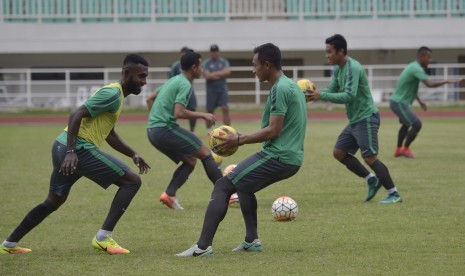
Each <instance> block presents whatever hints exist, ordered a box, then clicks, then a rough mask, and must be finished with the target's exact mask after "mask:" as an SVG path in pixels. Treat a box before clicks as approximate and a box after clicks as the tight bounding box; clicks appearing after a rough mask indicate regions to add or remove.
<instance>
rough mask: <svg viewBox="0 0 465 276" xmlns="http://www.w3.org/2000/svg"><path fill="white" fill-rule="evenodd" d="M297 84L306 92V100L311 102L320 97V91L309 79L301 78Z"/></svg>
mask: <svg viewBox="0 0 465 276" xmlns="http://www.w3.org/2000/svg"><path fill="white" fill-rule="evenodd" d="M297 85H298V86H299V87H300V89H301V90H302V92H304V94H305V101H306V102H307V103H308V102H311V101H316V100H319V99H320V91H319V90H318V89H317V88H316V85H315V84H314V83H313V82H312V81H310V80H308V79H301V80H299V81H298V82H297Z"/></svg>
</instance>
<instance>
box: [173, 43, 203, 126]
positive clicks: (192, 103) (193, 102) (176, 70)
mask: <svg viewBox="0 0 465 276" xmlns="http://www.w3.org/2000/svg"><path fill="white" fill-rule="evenodd" d="M193 51H194V50H192V49H191V48H188V47H182V48H181V52H180V55H181V56H180V57H179V59H178V60H176V61H175V62H174V63H173V64H172V65H171V68H170V73H169V77H170V78H172V77H174V76H177V75H179V74H181V73H182V69H181V57H182V56H183V55H184V54H185V53H189V52H193ZM186 108H187V109H188V110H190V111H196V110H197V97H196V96H195V91H194V89H193V88H192V96H191V98H190V99H189V103H188V104H187V106H186ZM196 124H197V120H196V119H195V118H194V119H189V128H190V130H191V131H192V132H194V131H195V125H196Z"/></svg>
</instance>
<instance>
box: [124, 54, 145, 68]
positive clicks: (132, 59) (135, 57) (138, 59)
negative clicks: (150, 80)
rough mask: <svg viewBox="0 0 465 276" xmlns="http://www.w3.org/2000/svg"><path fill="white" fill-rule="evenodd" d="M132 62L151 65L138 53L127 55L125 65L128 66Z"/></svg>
mask: <svg viewBox="0 0 465 276" xmlns="http://www.w3.org/2000/svg"><path fill="white" fill-rule="evenodd" d="M132 64H142V65H145V66H149V63H148V62H147V60H146V59H145V58H144V57H142V56H141V55H138V54H129V55H127V56H126V58H125V59H124V61H123V67H127V66H129V65H132Z"/></svg>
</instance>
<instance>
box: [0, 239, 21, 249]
mask: <svg viewBox="0 0 465 276" xmlns="http://www.w3.org/2000/svg"><path fill="white" fill-rule="evenodd" d="M2 245H3V246H5V247H8V248H14V247H15V246H16V245H18V243H17V242H9V241H7V240H4V241H3V243H2Z"/></svg>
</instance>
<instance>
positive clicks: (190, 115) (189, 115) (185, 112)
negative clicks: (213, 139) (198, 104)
mask: <svg viewBox="0 0 465 276" xmlns="http://www.w3.org/2000/svg"><path fill="white" fill-rule="evenodd" d="M174 116H176V119H204V120H205V121H207V122H209V123H211V124H215V123H216V117H215V115H213V114H211V113H204V112H196V111H190V110H189V109H187V108H186V107H185V106H184V105H182V104H180V103H176V105H175V106H174Z"/></svg>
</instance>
